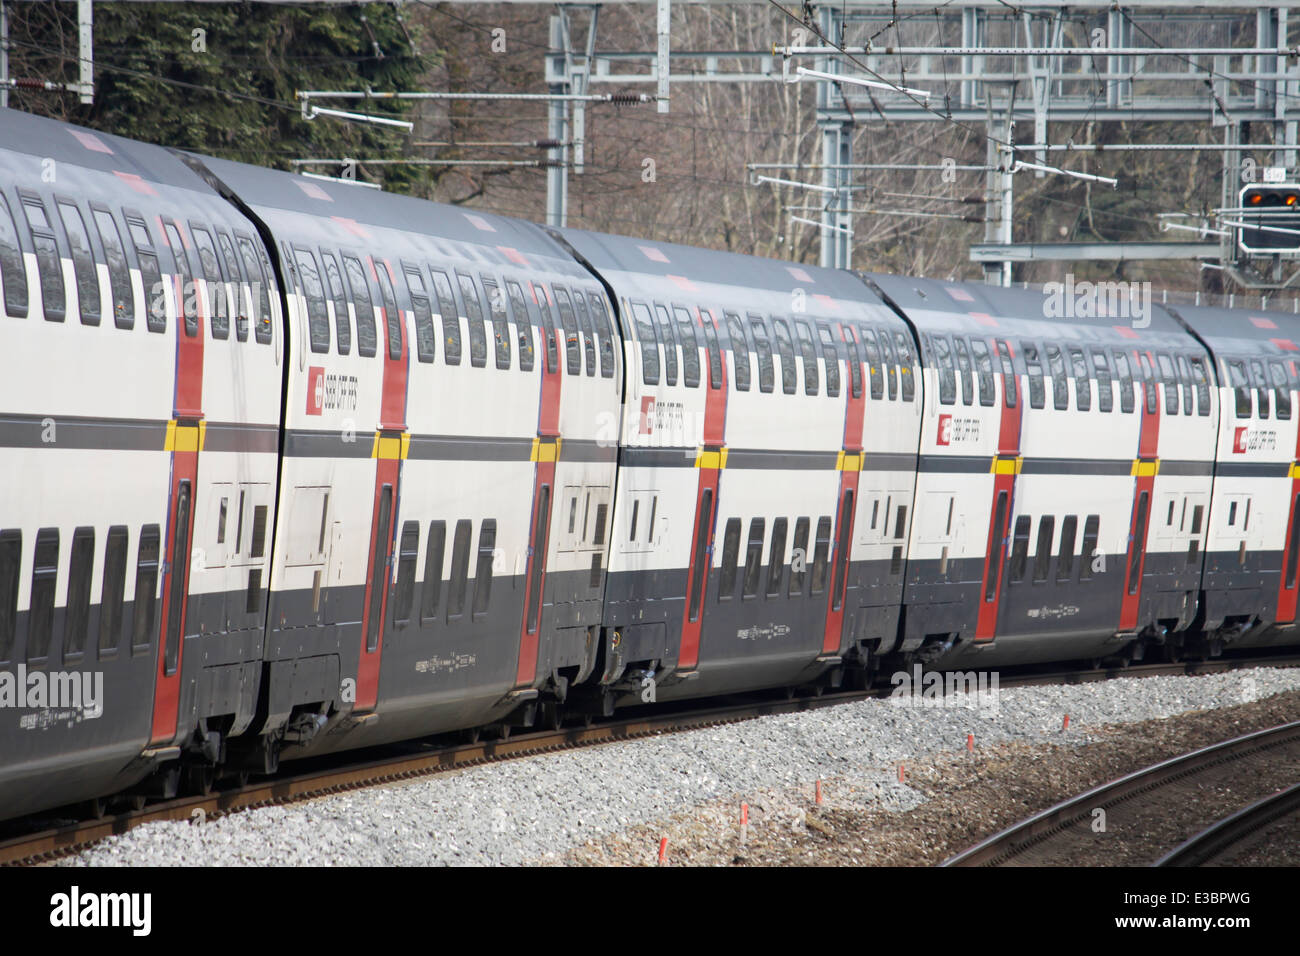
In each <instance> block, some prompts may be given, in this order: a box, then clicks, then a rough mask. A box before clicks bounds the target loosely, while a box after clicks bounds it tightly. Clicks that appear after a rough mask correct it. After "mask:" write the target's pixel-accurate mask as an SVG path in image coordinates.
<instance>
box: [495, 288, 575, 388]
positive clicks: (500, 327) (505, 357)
mask: <svg viewBox="0 0 1300 956" xmlns="http://www.w3.org/2000/svg"><path fill="white" fill-rule="evenodd" d="M482 279H483V290H484V291H485V292H486V293H487V300H488V314H489V315H490V316H491V317H492V349H493V355H495V357H496V365H497V368H502V369H504V368H509V367H510V354H511V350H510V320H509V319H508V318H507V317H506V297H505V293H503V292H502V291H501V287H500V286H499V285H497V283H496V280H495V279H489V278H488V277H487V276H482ZM593 358H594V356H593Z"/></svg>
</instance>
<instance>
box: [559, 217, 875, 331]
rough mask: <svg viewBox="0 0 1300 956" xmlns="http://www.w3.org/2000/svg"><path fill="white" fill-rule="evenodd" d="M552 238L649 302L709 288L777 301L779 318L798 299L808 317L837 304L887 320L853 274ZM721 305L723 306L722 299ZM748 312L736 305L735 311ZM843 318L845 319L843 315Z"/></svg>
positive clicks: (690, 249)
mask: <svg viewBox="0 0 1300 956" xmlns="http://www.w3.org/2000/svg"><path fill="white" fill-rule="evenodd" d="M554 232H555V233H556V234H557V235H559V236H561V237H562V238H563V239H564V241H565V242H567V243H569V245H570V246H572V247H573V249H574V250H575V251H576V252H577V253H578V255H580V256H581V257H582V258H583V259H585V260H586V261H587V262H588V263H589V264H590V265H591V267H592V268H593V269H595V270H596V271H597V272H599V273H601V274H602V275H605V276H607V277H609V278H613V277H614V276H615V275H618V274H621V276H622V278H623V280H624V281H627V282H630V283H631V284H632V285H633V286H635V287H636V288H638V289H639V290H640V291H641V292H643V293H644V294H646V295H649V296H655V297H659V298H663V299H681V298H683V297H686V296H687V295H688V294H689V293H690V292H691V291H692V289H702V288H707V287H710V286H712V287H714V289H715V291H716V290H717V287H719V286H722V287H731V288H733V289H743V290H746V292H748V293H757V294H759V295H762V294H764V293H766V294H776V295H779V297H780V298H779V300H776V301H779V302H780V305H779V306H778V307H777V308H776V309H775V311H776V312H777V313H778V314H783V313H790V312H796V311H798V308H796V307H792V306H791V305H790V303H791V302H792V301H793V300H794V299H796V298H797V297H798V296H799V295H800V294H802V296H803V299H804V304H805V306H806V308H807V309H808V310H809V311H811V312H818V313H820V314H822V315H825V316H828V317H830V316H834V315H836V314H837V312H838V304H840V303H854V304H856V305H857V306H859V307H865V308H866V309H867V310H868V311H869V312H871V313H873V317H877V318H878V317H881V316H883V315H884V314H886V313H888V314H889V315H890V316H892V312H891V311H890V310H889V308H888V306H886V305H885V304H884V302H882V301H881V300H880V298H879V297H878V296H877V295H876V294H875V293H874V292H872V291H871V289H869V288H868V287H867V285H866V284H865V283H864V282H862V281H861V280H860V279H859V278H858V277H857V276H855V275H853V273H851V272H845V271H843V270H840V269H823V268H821V267H820V266H810V265H800V264H798V263H794V262H787V261H784V260H781V259H768V258H764V257H762V256H751V255H745V254H743V253H739V252H721V251H718V250H716V249H697V248H695V247H694V246H683V245H678V244H677V243H672V242H652V241H650V240H646V239H633V238H631V237H628V236H616V235H609V234H606V233H599V232H590V231H588V230H585V229H557V230H554ZM800 290H802V293H800ZM723 299H724V301H726V297H725V296H724V297H723ZM771 301H772V300H769V304H770V302H771ZM819 304H820V306H823V307H819ZM747 307H749V306H746V305H745V304H743V303H742V302H741V301H739V300H737V306H736V308H737V309H743V308H747ZM769 311H770V310H769ZM844 314H845V316H847V315H848V312H847V311H846V312H845V313H844Z"/></svg>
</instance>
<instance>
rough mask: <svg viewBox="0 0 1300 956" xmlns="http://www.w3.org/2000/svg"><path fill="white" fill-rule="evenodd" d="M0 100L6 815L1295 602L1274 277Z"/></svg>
mask: <svg viewBox="0 0 1300 956" xmlns="http://www.w3.org/2000/svg"><path fill="white" fill-rule="evenodd" d="M0 133H2V134H3V135H2V137H0V142H3V143H5V144H8V145H5V146H3V147H0V300H2V301H3V303H4V315H3V320H2V321H0V337H2V338H3V348H2V349H0V355H3V356H4V358H3V361H4V363H5V364H4V374H3V376H0V482H2V486H0V818H8V817H12V816H17V815H20V814H22V813H25V812H31V811H34V810H40V809H47V808H51V807H55V806H58V805H62V804H68V803H72V802H74V801H80V800H86V799H91V800H96V799H98V798H101V797H104V796H107V795H121V794H129V795H132V796H135V797H136V798H137V799H138V798H139V797H140V796H141V795H142V794H146V793H154V794H164V795H165V794H170V793H174V792H175V791H176V790H177V788H178V787H179V786H181V785H182V782H183V784H184V786H185V787H186V788H198V789H202V788H205V787H208V786H210V785H211V784H212V782H213V779H214V776H215V775H217V774H219V773H221V774H227V773H233V772H241V773H242V772H247V771H250V770H252V771H269V770H271V769H273V768H274V767H275V766H276V764H277V762H278V760H279V759H280V757H282V756H283V757H285V758H295V757H302V756H305V755H309V754H317V753H323V752H327V751H334V750H343V749H347V748H355V747H361V746H367V745H372V744H377V743H382V742H389V741H398V740H405V739H412V738H417V737H423V736H428V735H433V734H439V733H445V732H451V731H461V730H466V731H469V732H470V733H477V728H481V727H483V726H489V725H496V729H497V730H498V731H499V732H502V733H505V732H507V731H508V728H509V727H511V726H517V725H530V724H533V723H535V722H537V721H539V720H540V721H544V722H547V723H551V724H555V723H557V722H559V721H560V720H562V719H564V718H565V717H567V716H576V717H580V718H590V717H591V716H592V715H593V714H598V713H609V712H611V711H612V710H613V709H614V708H615V707H618V706H624V705H628V704H634V703H648V702H653V701H654V700H656V699H666V698H688V697H697V696H707V695H715V694H723V693H730V692H738V691H745V690H756V689H767V688H773V689H776V688H786V689H789V688H795V687H800V686H804V687H826V686H838V685H839V684H840V683H841V682H843V681H844V680H845V679H846V678H849V679H850V680H853V681H855V682H867V681H870V680H871V678H872V675H873V673H875V672H878V670H877V669H878V668H880V667H882V666H883V667H885V668H888V667H891V666H902V665H907V666H910V665H911V664H913V663H914V662H918V661H927V662H931V663H935V664H939V665H941V666H969V665H970V664H971V663H972V662H974V661H978V662H979V663H980V666H986V667H993V666H1002V665H1007V664H1014V663H1020V662H1048V661H1066V660H1075V659H1080V658H1083V659H1088V658H1093V659H1097V658H1120V659H1130V660H1131V659H1136V658H1138V657H1140V656H1141V655H1142V654H1143V653H1144V652H1145V649H1146V648H1147V647H1148V646H1150V645H1164V648H1163V649H1164V650H1165V651H1166V652H1167V653H1170V654H1178V653H1186V652H1188V651H1189V650H1190V651H1191V652H1192V653H1197V654H1213V653H1217V652H1219V651H1220V650H1221V649H1222V647H1223V646H1224V645H1226V644H1228V643H1229V642H1235V643H1236V644H1238V645H1252V644H1256V645H1258V644H1268V643H1296V635H1295V629H1294V625H1295V621H1296V611H1297V583H1296V582H1297V577H1298V576H1300V559H1298V558H1297V555H1298V554H1300V438H1298V436H1297V429H1296V423H1297V419H1298V418H1300V416H1297V414H1296V413H1295V412H1294V403H1295V400H1296V395H1295V392H1296V388H1297V376H1296V367H1295V364H1294V359H1293V357H1292V356H1294V355H1295V354H1296V351H1297V346H1296V342H1297V341H1300V336H1298V335H1297V332H1300V319H1297V318H1295V317H1293V316H1289V315H1284V314H1278V313H1273V312H1260V313H1242V312H1240V311H1229V310H1221V309H1209V308H1204V309H1199V308H1190V307H1189V308H1183V307H1181V306H1180V307H1178V308H1177V310H1176V312H1174V311H1173V310H1172V309H1171V310H1169V311H1166V310H1164V309H1162V308H1160V307H1159V306H1154V305H1149V306H1148V307H1147V308H1145V309H1143V310H1141V311H1139V312H1138V313H1137V315H1136V319H1135V318H1133V317H1132V316H1133V314H1134V313H1133V310H1132V308H1130V309H1129V313H1128V316H1127V317H1126V316H1124V315H1099V314H1097V309H1096V308H1094V309H1092V310H1090V311H1087V312H1077V313H1076V314H1071V311H1070V310H1069V308H1068V307H1067V308H1065V309H1062V308H1061V307H1062V306H1066V305H1067V303H1064V302H1062V301H1060V300H1059V299H1058V300H1055V301H1054V300H1053V299H1052V298H1051V294H1050V293H1049V292H1047V291H1043V292H1030V291H1027V290H1007V289H997V288H990V287H988V286H983V285H977V284H973V283H961V282H942V281H934V280H924V279H911V278H906V277H902V276H880V275H871V276H858V275H854V274H852V273H849V272H841V271H834V270H824V269H818V268H815V267H811V266H796V265H792V264H789V263H784V262H774V261H771V260H764V259H758V258H755V257H750V256H742V255H737V254H732V253H721V252H712V251H706V250H699V249H692V248H689V247H686V246H679V245H671V244H664V243H654V242H643V241H638V240H634V239H627V238H621V237H616V236H605V235H600V234H597V233H592V232H583V231H579V230H567V229H566V230H548V229H543V228H541V227H539V226H535V225H532V224H529V223H524V222H519V221H516V220H512V219H509V218H506V217H502V216H494V215H490V214H487V213H477V212H472V211H468V210H464V209H459V208H454V207H448V206H441V205H437V204H433V203H428V202H423V201H420V200H416V199H413V198H409V197H400V196H394V195H388V194H383V193H375V192H372V191H370V190H367V189H364V188H361V187H359V186H357V185H355V184H348V183H343V182H335V181H325V180H316V179H308V178H304V177H298V176H291V175H288V174H285V173H279V172H272V171H268V170H262V169H255V168H252V167H248V166H242V165H239V164H235V163H231V162H227V161H223V160H215V159H209V158H206V157H201V156H194V155H189V154H181V153H173V152H169V151H167V150H165V149H162V148H158V147H151V146H143V145H141V144H138V143H132V142H129V141H127V140H123V139H120V138H118V137H113V136H108V135H105V134H100V133H92V132H90V131H87V130H82V129H77V128H74V127H70V126H67V125H65V124H61V123H58V122H54V121H50V120H43V119H38V118H35V117H30V116H27V115H25V114H21V113H14V112H11V111H0ZM1099 304H1100V303H1098V302H1093V305H1094V306H1097V305H1099ZM1112 305H1113V304H1112ZM1130 305H1131V303H1130ZM1111 311H1114V309H1113V308H1112V310H1111Z"/></svg>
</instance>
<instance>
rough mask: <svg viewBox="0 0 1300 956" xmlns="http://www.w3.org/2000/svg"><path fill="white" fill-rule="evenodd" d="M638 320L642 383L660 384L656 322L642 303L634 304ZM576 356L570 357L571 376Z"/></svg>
mask: <svg viewBox="0 0 1300 956" xmlns="http://www.w3.org/2000/svg"><path fill="white" fill-rule="evenodd" d="M632 315H633V316H634V317H635V319H636V337H637V340H638V341H640V343H641V381H642V382H644V383H645V384H646V385H658V384H659V340H658V339H656V338H655V329H654V321H653V319H652V318H651V317H650V309H649V308H647V307H646V306H644V305H642V304H641V303H640V302H633V303H632ZM576 362H577V358H576V356H572V355H571V356H570V357H569V374H571V375H572V374H574V372H575V371H576V369H575V368H574V365H575V364H576Z"/></svg>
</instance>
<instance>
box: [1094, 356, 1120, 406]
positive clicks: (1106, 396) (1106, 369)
mask: <svg viewBox="0 0 1300 956" xmlns="http://www.w3.org/2000/svg"><path fill="white" fill-rule="evenodd" d="M1092 368H1093V371H1095V372H1096V373H1097V408H1099V409H1100V410H1101V411H1103V412H1109V411H1110V410H1111V409H1112V408H1114V407H1115V395H1114V393H1113V392H1112V391H1111V387H1110V363H1109V362H1107V361H1106V353H1105V352H1103V351H1102V350H1101V349H1092Z"/></svg>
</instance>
